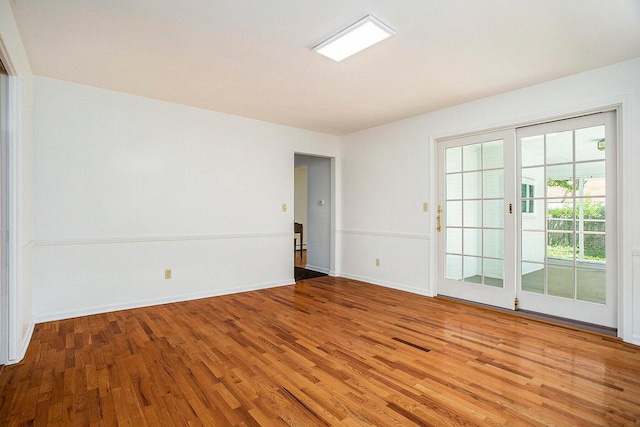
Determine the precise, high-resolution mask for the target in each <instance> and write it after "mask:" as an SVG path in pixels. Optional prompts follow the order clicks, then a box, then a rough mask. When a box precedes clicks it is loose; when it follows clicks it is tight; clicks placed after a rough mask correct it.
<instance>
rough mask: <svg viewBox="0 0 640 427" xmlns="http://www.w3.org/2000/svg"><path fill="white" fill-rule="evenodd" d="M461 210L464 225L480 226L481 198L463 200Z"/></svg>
mask: <svg viewBox="0 0 640 427" xmlns="http://www.w3.org/2000/svg"><path fill="white" fill-rule="evenodd" d="M463 211H464V226H465V227H481V226H482V200H471V201H467V200H465V201H464V206H463Z"/></svg>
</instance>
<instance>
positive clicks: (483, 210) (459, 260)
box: [438, 132, 515, 308]
mask: <svg viewBox="0 0 640 427" xmlns="http://www.w3.org/2000/svg"><path fill="white" fill-rule="evenodd" d="M492 137H494V138H492ZM505 140H507V141H508V142H509V146H508V147H509V150H510V151H509V150H505ZM514 146H515V144H514V143H513V132H510V133H507V134H506V135H505V133H496V134H492V135H482V136H475V137H469V138H461V139H458V140H453V141H447V142H446V143H440V144H439V146H438V156H439V159H441V161H439V164H440V165H444V168H443V169H442V170H441V171H440V176H439V182H440V183H441V185H440V188H439V194H440V200H441V201H442V204H441V205H440V206H439V208H440V210H439V212H438V213H439V215H440V223H441V224H442V225H443V227H442V229H441V233H440V234H439V239H440V243H439V247H441V248H443V249H444V251H443V253H441V254H440V255H439V256H440V258H439V259H441V260H439V265H441V269H440V271H443V272H444V274H443V277H442V279H441V282H440V283H439V286H438V292H439V293H441V294H444V295H449V296H454V297H458V298H465V299H471V300H474V301H478V302H483V303H486V304H491V305H496V306H500V307H508V308H513V298H515V284H514V282H513V280H510V281H508V282H507V281H506V280H505V277H514V275H513V273H512V271H513V265H514V263H513V262H508V263H507V262H505V261H506V258H505V253H507V254H511V253H512V252H513V251H511V252H509V251H506V250H505V235H506V233H505V230H506V229H509V230H513V227H514V225H515V223H514V221H513V220H505V217H507V216H510V217H511V218H513V215H512V214H509V213H508V212H507V202H506V201H505V197H506V196H505V193H506V192H505V175H506V173H509V174H513V166H510V165H511V164H513V162H514V156H513V155H514V153H515V151H514ZM505 153H506V154H505ZM505 158H508V159H509V163H508V164H509V166H507V167H505ZM510 182H513V180H511V181H510ZM508 193H509V194H508V195H509V196H510V197H511V199H510V200H511V202H510V204H511V207H512V211H513V190H512V189H510V190H509V192H508ZM511 235H512V234H511ZM507 258H508V257H507Z"/></svg>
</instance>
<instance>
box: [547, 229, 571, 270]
mask: <svg viewBox="0 0 640 427" xmlns="http://www.w3.org/2000/svg"><path fill="white" fill-rule="evenodd" d="M573 238H574V235H573V233H571V232H569V233H563V232H557V233H552V232H549V233H548V234H547V262H549V263H553V264H567V265H573V260H574V258H575V255H576V250H575V246H574V245H573V242H574V240H573Z"/></svg>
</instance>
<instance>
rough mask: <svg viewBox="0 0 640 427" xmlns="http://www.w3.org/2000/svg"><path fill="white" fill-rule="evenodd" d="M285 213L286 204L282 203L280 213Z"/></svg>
mask: <svg viewBox="0 0 640 427" xmlns="http://www.w3.org/2000/svg"><path fill="white" fill-rule="evenodd" d="M286 211H287V204H286V203H283V204H282V212H286Z"/></svg>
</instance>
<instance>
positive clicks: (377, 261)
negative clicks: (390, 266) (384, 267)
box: [376, 258, 380, 267]
mask: <svg viewBox="0 0 640 427" xmlns="http://www.w3.org/2000/svg"><path fill="white" fill-rule="evenodd" d="M376 267H380V258H376Z"/></svg>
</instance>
